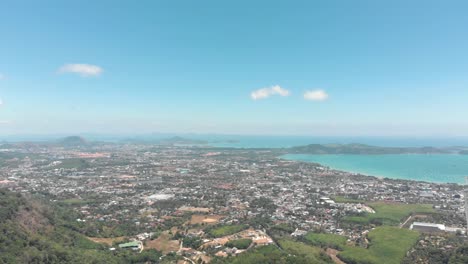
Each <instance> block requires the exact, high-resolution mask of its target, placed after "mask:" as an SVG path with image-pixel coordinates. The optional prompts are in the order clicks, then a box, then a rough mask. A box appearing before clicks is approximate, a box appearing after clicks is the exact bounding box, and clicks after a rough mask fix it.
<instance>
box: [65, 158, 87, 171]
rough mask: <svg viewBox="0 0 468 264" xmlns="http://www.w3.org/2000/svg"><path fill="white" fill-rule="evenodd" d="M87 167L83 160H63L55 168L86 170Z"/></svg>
mask: <svg viewBox="0 0 468 264" xmlns="http://www.w3.org/2000/svg"><path fill="white" fill-rule="evenodd" d="M89 167H90V165H89V163H88V162H87V161H86V160H85V159H65V160H62V163H60V164H59V165H58V166H57V168H63V169H77V170H81V169H87V168H89Z"/></svg>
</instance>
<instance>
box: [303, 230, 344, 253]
mask: <svg viewBox="0 0 468 264" xmlns="http://www.w3.org/2000/svg"><path fill="white" fill-rule="evenodd" d="M304 239H305V241H306V242H307V243H308V244H311V245H314V246H319V247H323V248H335V249H339V250H342V249H343V248H344V246H345V245H346V240H347V238H346V237H344V236H340V235H335V234H322V233H312V232H310V233H307V235H305V236H304Z"/></svg>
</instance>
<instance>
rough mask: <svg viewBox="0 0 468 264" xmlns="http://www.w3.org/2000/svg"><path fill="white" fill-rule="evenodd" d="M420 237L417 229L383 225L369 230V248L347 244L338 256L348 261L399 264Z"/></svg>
mask: <svg viewBox="0 0 468 264" xmlns="http://www.w3.org/2000/svg"><path fill="white" fill-rule="evenodd" d="M418 237H419V233H418V232H415V231H411V230H407V229H400V228H397V227H390V226H382V227H378V228H376V229H374V230H372V231H371V232H369V235H368V238H369V240H370V246H369V248H368V249H365V248H360V247H348V246H346V247H345V250H344V251H343V252H341V253H340V254H339V255H338V256H339V257H340V259H343V260H344V261H345V262H347V263H369V264H374V263H375V264H380V263H385V264H399V263H400V262H401V261H402V260H403V258H404V257H405V255H406V252H407V251H408V250H410V249H411V247H412V246H413V245H414V244H415V243H416V242H417V240H418Z"/></svg>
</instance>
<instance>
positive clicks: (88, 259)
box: [0, 189, 161, 264]
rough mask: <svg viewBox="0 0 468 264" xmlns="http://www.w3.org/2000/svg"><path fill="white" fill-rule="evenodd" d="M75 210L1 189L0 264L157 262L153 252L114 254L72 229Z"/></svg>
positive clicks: (157, 255) (156, 256)
mask: <svg viewBox="0 0 468 264" xmlns="http://www.w3.org/2000/svg"><path fill="white" fill-rule="evenodd" d="M75 224H76V215H75V213H74V212H73V211H68V210H66V209H65V208H60V207H56V206H53V205H49V204H47V203H46V202H45V201H41V200H40V198H38V197H25V196H22V195H21V194H18V193H13V192H11V191H8V190H3V189H0V230H1V231H0V263H111V264H112V263H116V264H117V263H156V262H157V261H158V259H159V257H160V256H161V255H160V254H159V252H156V251H154V250H148V251H145V252H144V253H142V254H137V253H133V252H128V251H117V252H114V253H113V252H111V251H109V250H108V249H107V247H106V246H104V245H101V244H97V243H94V242H92V241H90V240H89V239H87V238H86V237H85V236H83V235H81V234H80V233H78V232H76V231H74V230H73V226H74V225H75Z"/></svg>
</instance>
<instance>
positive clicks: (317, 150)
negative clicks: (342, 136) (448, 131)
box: [288, 143, 451, 155]
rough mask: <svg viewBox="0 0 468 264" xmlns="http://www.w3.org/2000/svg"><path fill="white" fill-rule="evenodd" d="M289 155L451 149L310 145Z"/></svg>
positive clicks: (441, 151)
mask: <svg viewBox="0 0 468 264" xmlns="http://www.w3.org/2000/svg"><path fill="white" fill-rule="evenodd" d="M288 152H289V153H301V154H373V155H374V154H431V153H432V154H435V153H439V154H446V153H451V151H450V150H449V149H439V148H434V147H378V146H371V145H365V144H356V143H352V144H325V145H321V144H310V145H306V146H298V147H292V148H289V149H288Z"/></svg>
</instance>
